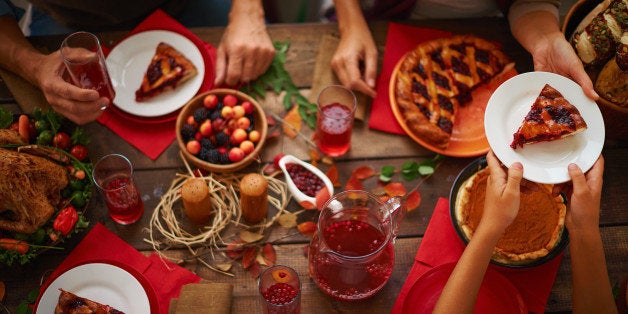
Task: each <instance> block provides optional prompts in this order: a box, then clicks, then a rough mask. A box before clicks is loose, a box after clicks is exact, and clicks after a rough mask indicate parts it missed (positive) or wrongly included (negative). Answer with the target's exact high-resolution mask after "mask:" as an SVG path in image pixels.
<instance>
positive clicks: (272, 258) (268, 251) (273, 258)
mask: <svg viewBox="0 0 628 314" xmlns="http://www.w3.org/2000/svg"><path fill="white" fill-rule="evenodd" d="M262 257H263V258H264V261H265V262H266V264H267V265H269V266H272V265H275V263H276V262H277V253H276V252H275V248H274V247H273V246H272V245H271V244H270V243H266V244H265V245H264V247H263V248H262Z"/></svg>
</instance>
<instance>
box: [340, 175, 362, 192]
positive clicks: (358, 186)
mask: <svg viewBox="0 0 628 314" xmlns="http://www.w3.org/2000/svg"><path fill="white" fill-rule="evenodd" d="M345 190H364V185H362V181H360V180H358V178H356V177H355V176H354V175H352V176H351V177H349V180H347V184H345Z"/></svg>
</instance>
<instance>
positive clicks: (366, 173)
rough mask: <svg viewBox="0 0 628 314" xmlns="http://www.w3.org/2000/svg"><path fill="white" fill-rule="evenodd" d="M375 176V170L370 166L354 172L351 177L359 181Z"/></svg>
mask: <svg viewBox="0 0 628 314" xmlns="http://www.w3.org/2000/svg"><path fill="white" fill-rule="evenodd" d="M374 175H375V169H373V168H371V167H369V166H362V167H360V168H357V169H355V170H353V172H352V174H351V176H355V177H356V179H358V180H364V179H368V178H370V177H372V176H374Z"/></svg>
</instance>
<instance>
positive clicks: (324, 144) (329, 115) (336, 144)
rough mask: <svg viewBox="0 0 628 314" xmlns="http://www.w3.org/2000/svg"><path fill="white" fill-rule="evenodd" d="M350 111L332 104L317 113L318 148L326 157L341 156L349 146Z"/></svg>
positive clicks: (351, 118)
mask: <svg viewBox="0 0 628 314" xmlns="http://www.w3.org/2000/svg"><path fill="white" fill-rule="evenodd" d="M352 126H353V114H352V109H350V108H348V107H346V106H344V105H342V104H340V103H337V102H336V103H332V104H329V105H326V106H324V107H322V108H321V109H320V111H319V117H318V120H317V126H316V129H317V130H318V134H317V140H318V148H319V149H320V150H321V151H322V152H323V153H324V154H325V155H328V156H332V157H336V156H340V155H343V154H344V153H346V152H347V151H348V150H349V147H350V146H351V129H352Z"/></svg>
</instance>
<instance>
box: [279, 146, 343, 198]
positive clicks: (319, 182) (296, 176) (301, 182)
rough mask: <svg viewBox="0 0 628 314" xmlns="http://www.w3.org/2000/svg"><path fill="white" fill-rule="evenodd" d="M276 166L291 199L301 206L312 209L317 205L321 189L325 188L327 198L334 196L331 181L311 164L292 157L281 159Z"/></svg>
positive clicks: (287, 156) (286, 156)
mask: <svg viewBox="0 0 628 314" xmlns="http://www.w3.org/2000/svg"><path fill="white" fill-rule="evenodd" d="M278 164H279V168H281V171H282V172H283V173H284V175H285V177H286V182H287V183H288V189H289V190H290V192H291V193H292V197H294V199H295V200H296V201H297V202H298V203H299V204H301V206H303V207H305V208H314V207H315V206H316V205H317V204H318V203H317V202H316V198H317V194H318V192H319V191H321V189H322V188H323V187H327V191H328V192H329V194H328V195H327V196H330V195H333V194H334V185H333V184H332V183H331V180H329V178H328V177H327V176H326V175H325V174H324V173H323V172H322V171H320V170H319V169H318V168H316V167H314V166H313V165H312V164H310V163H307V162H305V161H303V160H301V159H299V158H297V157H294V156H292V155H285V156H283V157H281V159H279V162H278ZM326 200H327V199H325V200H324V201H326Z"/></svg>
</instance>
